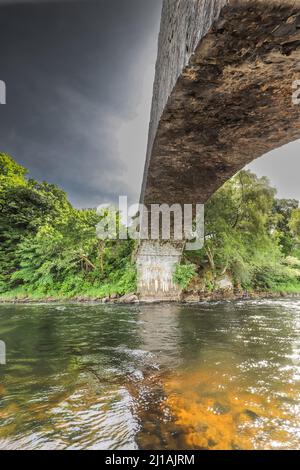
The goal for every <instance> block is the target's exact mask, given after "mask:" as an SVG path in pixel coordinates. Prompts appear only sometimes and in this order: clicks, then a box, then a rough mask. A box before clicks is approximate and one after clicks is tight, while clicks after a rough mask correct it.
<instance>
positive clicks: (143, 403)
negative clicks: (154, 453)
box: [0, 300, 300, 449]
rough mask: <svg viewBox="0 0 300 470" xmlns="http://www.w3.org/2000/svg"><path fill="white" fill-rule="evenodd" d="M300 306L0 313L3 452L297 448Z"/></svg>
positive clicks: (13, 309) (6, 309)
mask: <svg viewBox="0 0 300 470" xmlns="http://www.w3.org/2000/svg"><path fill="white" fill-rule="evenodd" d="M299 325H300V301H298V300H291V301H289V300H285V301H279V300H276V301H271V300H268V301H257V302H246V303H241V302H236V303H214V304H207V303H204V304H201V305H199V306H195V305H193V306H183V305H143V306H103V305H84V306H82V305H64V306H55V305H41V306H33V305H24V306H21V305H16V306H9V305H7V306H0V338H1V339H3V340H5V342H6V344H7V359H8V363H7V365H6V366H1V367H0V416H1V421H0V447H1V448H47V449H49V448H69V449H80V448H89V449H91V448H95V449H108V448H111V449H115V448H119V449H134V448H136V447H142V448H157V449H172V448H178V449H180V448H181V449H184V448H212V449H218V448H297V447H299V444H300V423H299V412H300V409H299V405H300V393H299V376H300V364H299V351H300V348H299V337H300V335H299Z"/></svg>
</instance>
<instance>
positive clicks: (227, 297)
mask: <svg viewBox="0 0 300 470" xmlns="http://www.w3.org/2000/svg"><path fill="white" fill-rule="evenodd" d="M291 297H292V298H293V297H295V298H296V297H300V293H286V292H266V291H265V292H264V291H257V292H241V291H239V292H233V291H226V292H224V291H216V292H201V293H195V292H184V293H183V294H182V295H181V299H180V300H178V301H177V302H173V303H182V304H198V303H201V302H225V301H228V302H230V301H231V302H234V301H243V300H244V301H247V300H260V299H280V298H291ZM62 302H63V303H78V304H84V303H98V304H107V305H122V304H123V305H124V304H127V305H128V304H142V303H148V304H151V303H163V302H161V301H156V300H155V299H153V300H149V301H147V302H144V301H140V300H139V297H138V295H137V294H135V293H131V294H127V295H124V296H118V295H116V294H114V295H111V296H110V297H105V298H104V299H99V298H93V297H84V296H76V297H73V298H63V297H62V298H55V297H45V298H41V299H32V298H30V297H24V298H12V299H5V298H1V297H0V304H40V303H49V304H51V303H53V304H55V303H62ZM167 303H168V302H167Z"/></svg>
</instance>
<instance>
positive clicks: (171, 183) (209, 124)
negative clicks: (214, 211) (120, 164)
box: [142, 0, 300, 204]
mask: <svg viewBox="0 0 300 470" xmlns="http://www.w3.org/2000/svg"><path fill="white" fill-rule="evenodd" d="M225 3H227V5H226V6H223V5H224V4H225ZM204 6H205V8H204ZM222 6H223V8H221V7H222ZM203 8H204V10H203ZM218 12H220V14H219V15H218ZM163 15H164V16H163V19H162V31H161V33H160V42H159V46H160V47H159V55H158V62H157V71H156V80H155V87H154V99H153V109H152V120H151V124H150V134H149V149H148V160H147V164H146V169H145V177H144V185H143V192H142V201H143V202H145V203H147V204H150V203H160V204H162V203H168V204H173V203H196V202H197V203H201V202H206V201H207V199H208V198H209V197H210V196H211V195H212V194H213V193H214V192H215V191H216V190H217V189H218V188H219V187H220V186H221V185H222V184H223V183H224V182H225V181H226V180H227V179H228V178H230V177H231V176H232V175H233V174H235V173H236V172H237V171H238V170H239V169H241V168H242V167H244V166H245V165H246V164H247V163H249V162H251V161H252V160H253V159H255V158H257V157H260V156H262V155H263V154H265V153H266V152H268V151H270V150H272V149H274V148H277V147H279V146H281V145H284V144H286V143H288V142H290V141H293V140H295V139H297V138H299V137H300V119H299V118H300V106H295V105H293V104H292V83H293V81H294V80H297V79H299V78H300V28H299V25H300V2H299V1H287V0H283V1H281V2H277V1H272V0H265V1H249V0H244V1H242V0H240V1H229V2H222V1H219V2H218V1H213V0H211V1H206V2H202V1H196V2H195V1H192V0H182V1H181V0H179V1H175V0H166V1H165V4H164V11H163ZM203 15H204V16H203ZM217 17H218V20H217V21H215V22H214V23H213V19H216V18H217ZM212 23H213V24H212ZM211 24H212V26H211V28H210V29H209V31H208V33H207V34H206V35H205V37H204V38H203V39H202V40H200V39H201V36H203V34H205V32H206V30H207V29H208V28H209V26H210V25H211ZM174 25H176V27H178V31H173V30H174V29H175V27H174ZM172 31H173V33H172ZM170 34H171V37H172V34H173V37H172V39H171V42H170V44H168V39H167V38H168V35H170ZM185 34H186V36H185ZM197 40H198V42H199V44H197ZM173 41H175V42H173ZM176 46H177V47H176ZM184 48H186V53H184ZM193 49H194V51H195V53H194V54H193V55H192V56H191V53H192V52H193ZM187 50H188V52H187ZM186 62H188V63H187V65H186V66H185V63H186ZM180 68H181V69H182V70H181V73H180ZM175 77H177V78H176V79H175ZM174 82H175V83H174ZM173 84H174V86H173V88H172V85H173ZM171 89H172V91H171ZM167 95H168V96H169V98H168V99H167ZM159 118H160V120H159ZM158 120H159V122H158Z"/></svg>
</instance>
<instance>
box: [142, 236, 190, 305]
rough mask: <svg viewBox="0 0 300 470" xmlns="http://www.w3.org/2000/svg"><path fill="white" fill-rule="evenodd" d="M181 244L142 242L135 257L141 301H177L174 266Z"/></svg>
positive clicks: (177, 260)
mask: <svg viewBox="0 0 300 470" xmlns="http://www.w3.org/2000/svg"><path fill="white" fill-rule="evenodd" d="M182 250H183V244H176V245H175V244H173V243H172V242H164V243H161V242H153V241H143V242H142V243H141V245H140V247H139V252H138V256H137V271H138V290H139V293H140V295H141V300H155V301H159V300H170V301H172V300H174V301H175V300H179V298H180V294H181V290H180V288H179V287H178V286H177V285H176V284H175V283H174V281H173V276H174V272H175V269H176V265H177V264H178V263H179V262H180V259H181V255H182Z"/></svg>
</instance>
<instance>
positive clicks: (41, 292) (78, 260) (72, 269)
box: [0, 154, 136, 297]
mask: <svg viewBox="0 0 300 470" xmlns="http://www.w3.org/2000/svg"><path fill="white" fill-rule="evenodd" d="M0 170H1V177H0V198H1V199H0V201H1V221H0V292H2V293H5V292H8V291H14V292H18V293H22V294H21V295H25V296H26V295H30V296H32V295H34V296H41V297H43V296H54V297H57V296H58V297H74V296H79V295H87V296H90V295H92V296H94V297H105V296H107V295H109V294H112V293H117V294H125V293H127V292H130V291H135V290H136V274H135V269H134V268H133V267H132V264H131V255H132V251H133V249H134V242H132V241H122V242H121V241H110V240H108V241H105V242H104V241H101V240H99V239H98V238H97V236H96V225H97V223H98V222H99V221H100V219H101V217H100V216H99V215H97V213H96V210H93V209H86V210H79V209H75V208H73V207H72V206H71V204H70V203H69V202H68V200H67V197H66V194H65V193H64V192H63V191H61V190H60V189H59V188H58V187H56V186H55V185H51V184H48V183H46V182H42V183H39V182H37V181H34V180H27V179H26V174H27V171H26V170H25V169H24V168H22V167H21V166H20V165H18V164H16V163H15V162H14V161H13V159H12V158H11V157H9V156H8V155H6V154H0Z"/></svg>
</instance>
